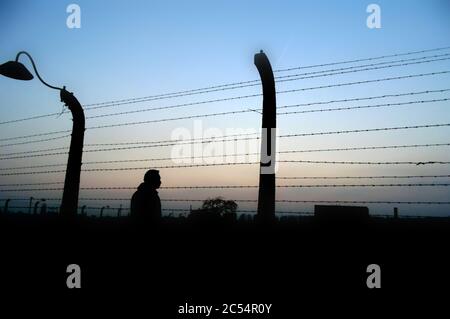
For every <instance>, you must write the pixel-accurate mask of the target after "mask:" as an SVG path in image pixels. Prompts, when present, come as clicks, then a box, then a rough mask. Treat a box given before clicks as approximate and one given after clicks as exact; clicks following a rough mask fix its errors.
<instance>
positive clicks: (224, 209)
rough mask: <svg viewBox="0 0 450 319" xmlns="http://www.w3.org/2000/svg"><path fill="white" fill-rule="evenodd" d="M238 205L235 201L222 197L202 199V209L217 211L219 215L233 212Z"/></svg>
mask: <svg viewBox="0 0 450 319" xmlns="http://www.w3.org/2000/svg"><path fill="white" fill-rule="evenodd" d="M237 208H238V205H237V204H236V202H235V201H232V200H224V199H223V198H222V197H216V198H208V199H207V200H205V201H203V205H202V209H203V210H205V211H209V212H213V213H218V214H221V215H225V214H235V213H236V210H237Z"/></svg>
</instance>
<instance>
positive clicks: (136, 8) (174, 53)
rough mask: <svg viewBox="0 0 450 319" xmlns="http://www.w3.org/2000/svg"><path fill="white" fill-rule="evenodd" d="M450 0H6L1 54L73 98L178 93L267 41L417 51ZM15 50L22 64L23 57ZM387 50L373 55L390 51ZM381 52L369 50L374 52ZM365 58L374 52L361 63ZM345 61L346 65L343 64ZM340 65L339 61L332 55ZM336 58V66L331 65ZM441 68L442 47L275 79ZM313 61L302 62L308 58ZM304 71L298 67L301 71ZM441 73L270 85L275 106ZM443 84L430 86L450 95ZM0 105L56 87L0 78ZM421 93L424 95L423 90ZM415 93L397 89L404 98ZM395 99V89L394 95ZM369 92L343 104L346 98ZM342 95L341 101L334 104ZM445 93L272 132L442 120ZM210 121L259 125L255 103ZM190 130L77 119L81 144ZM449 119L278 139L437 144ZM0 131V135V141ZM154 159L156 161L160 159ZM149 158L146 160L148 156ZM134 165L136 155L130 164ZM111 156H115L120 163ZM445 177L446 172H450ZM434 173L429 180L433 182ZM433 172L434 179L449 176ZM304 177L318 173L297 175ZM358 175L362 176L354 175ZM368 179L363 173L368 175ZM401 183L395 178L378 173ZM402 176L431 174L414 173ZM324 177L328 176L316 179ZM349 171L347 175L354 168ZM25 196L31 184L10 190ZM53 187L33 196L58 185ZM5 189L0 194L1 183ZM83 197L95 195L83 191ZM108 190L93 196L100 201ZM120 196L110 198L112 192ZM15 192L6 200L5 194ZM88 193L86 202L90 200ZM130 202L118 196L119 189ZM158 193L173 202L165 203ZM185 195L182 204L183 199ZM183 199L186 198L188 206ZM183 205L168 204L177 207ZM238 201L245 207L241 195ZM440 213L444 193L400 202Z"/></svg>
mask: <svg viewBox="0 0 450 319" xmlns="http://www.w3.org/2000/svg"><path fill="white" fill-rule="evenodd" d="M70 3H76V4H78V5H79V6H80V8H81V28H80V29H69V28H67V26H66V18H67V16H68V13H66V7H67V6H68V5H69V4H70ZM370 3H376V4H378V5H379V6H380V7H381V21H382V28H381V29H369V28H367V26H366V18H367V16H368V15H369V14H368V13H367V12H366V7H367V5H369V4H370ZM449 9H450V5H449V4H448V1H376V2H370V1H339V2H337V1H310V2H306V1H189V2H188V1H76V2H69V1H5V0H4V1H2V2H1V4H0V26H1V27H0V61H7V60H12V59H13V58H14V57H15V55H16V53H17V52H18V51H20V50H26V51H28V52H30V53H31V54H32V56H33V57H34V59H35V61H36V63H37V66H38V69H39V71H40V73H41V75H42V76H43V77H44V79H45V80H46V81H48V82H49V83H50V84H55V85H58V86H62V85H66V86H67V88H68V89H69V90H70V91H73V92H75V94H76V96H77V97H78V99H79V100H80V102H81V103H82V104H89V103H96V102H103V101H111V100H116V99H123V98H131V97H141V96H148V95H153V94H160V93H166V92H176V91H179V90H186V89H191V88H198V87H204V86H210V85H215V84H222V83H229V82H238V81H245V80H253V79H258V73H257V71H256V68H255V67H254V65H253V55H254V54H255V53H256V52H258V51H259V50H260V49H263V50H264V51H265V52H266V53H267V55H268V57H269V58H270V60H271V63H272V66H273V68H274V69H280V68H285V67H295V66H301V65H311V64H318V63H327V62H334V61H341V60H349V59H357V58H365V57H373V56H380V55H386V54H394V53H402V52H409V51H418V50H425V49H431V48H438V47H446V46H449V45H450V42H449V40H448V39H449V38H450V37H449V35H450V19H449V12H450V10H449ZM449 52H450V50H447V51H442V52H436V53H424V54H418V55H415V56H407V57H405V58H413V57H422V56H427V55H434V54H442V53H449ZM22 58H23V59H24V60H23V61H24V63H25V64H26V65H27V66H30V64H29V62H28V61H26V59H25V57H22ZM398 59H401V57H400V58H391V59H385V60H380V61H389V60H398ZM375 62H377V61H375ZM369 63H370V62H369ZM344 66H345V65H344ZM338 67H339V66H338ZM331 68H332V67H331ZM442 70H450V62H449V60H443V61H438V62H433V63H426V64H418V65H411V66H405V67H398V68H392V69H381V70H376V71H367V72H359V73H354V74H347V75H337V76H333V77H323V78H316V79H306V80H300V81H292V82H286V83H280V84H279V85H278V84H277V90H278V91H282V90H287V89H294V88H301V87H310V86H316V85H326V84H333V83H339V82H349V81H359V80H364V79H376V78H384V77H392V76H401V75H408V74H416V73H426V72H434V71H442ZM306 71H309V70H306ZM301 72H303V71H301ZM448 83H450V81H449V75H440V76H432V77H423V78H417V79H409V80H401V81H400V80H399V81H391V82H383V83H377V84H370V85H369V84H367V85H358V86H349V87H340V88H333V89H324V90H314V91H306V92H300V93H295V94H279V95H278V97H277V101H278V105H279V106H282V105H287V104H295V103H307V102H312V101H324V100H329V99H336V98H338V99H339V98H347V97H363V96H369V95H381V94H393V93H401V92H409V91H420V90H426V89H444V88H450V86H449V84H448ZM260 91H261V89H260V87H259V86H256V87H251V88H246V89H241V90H231V91H223V92H215V93H211V94H204V95H196V96H187V97H180V98H176V99H167V100H160V101H154V102H145V103H138V104H128V105H123V106H117V107H114V108H110V109H104V110H97V111H90V112H86V114H87V115H88V114H89V115H96V114H104V113H108V112H120V111H126V110H135V109H140V108H146V107H159V106H166V105H173V104H178V103H189V102H195V101H202V100H208V99H217V98H225V97H233V96H239V95H246V94H253V93H259V92H260ZM448 96H449V94H448V93H440V94H436V95H430V96H427V97H423V98H424V99H426V98H443V97H448ZM0 97H1V100H0V101H1V105H2V106H1V107H0V118H1V119H2V120H3V119H4V120H9V119H15V118H21V117H27V116H33V115H39V114H46V113H52V112H58V111H60V110H61V108H62V106H61V102H60V101H59V96H58V92H56V91H53V90H49V89H47V88H46V87H44V86H42V85H41V84H40V83H39V82H38V81H37V80H33V81H31V82H21V81H13V80H11V79H7V78H4V77H2V78H0ZM421 98H422V97H421ZM410 99H414V97H413V98H403V99H395V102H397V101H408V100H410ZM390 101H392V102H394V99H392V100H390ZM361 104H367V103H361V102H359V103H358V102H355V103H347V104H345V106H351V105H361ZM260 105H261V100H260V98H258V97H257V98H252V99H242V100H236V101H232V102H222V103H211V104H204V105H203V104H202V105H197V106H195V107H187V108H179V109H173V110H170V111H167V110H166V111H163V110H162V111H157V112H149V113H141V114H137V115H136V114H135V115H127V116H114V117H108V118H105V119H92V120H88V121H87V126H88V127H89V126H93V125H99V124H110V123H118V122H128V121H135V120H145V119H158V118H165V117H172V116H186V115H193V114H204V113H214V112H223V111H227V110H238V109H242V108H243V107H244V108H245V107H260ZM334 106H336V107H337V106H343V105H334ZM449 120H450V116H449V111H448V101H447V102H442V103H432V104H424V105H414V106H408V107H398V108H392V109H369V110H361V111H348V112H331V113H312V114H304V115H302V114H300V115H292V116H280V117H279V118H278V126H279V130H280V134H289V133H301V132H314V131H332V130H342V129H359V128H371V127H373V128H376V127H387V126H403V125H416V124H419V125H420V124H431V123H446V122H450V121H449ZM202 124H203V126H204V127H205V128H211V127H212V128H219V129H221V130H223V131H225V129H227V128H230V127H232V128H254V129H257V128H258V127H260V124H261V123H260V116H259V115H258V114H257V113H249V114H246V113H244V114H242V115H240V116H228V117H217V118H208V119H204V120H203V122H202ZM70 125H71V121H70V116H69V115H68V114H63V115H62V116H60V117H58V118H57V117H50V118H44V119H40V120H35V121H26V122H21V123H17V124H14V125H12V124H7V125H0V132H1V136H2V137H14V136H20V135H26V134H33V133H40V132H46V131H54V130H60V129H61V130H64V129H70ZM180 127H185V128H187V129H191V130H192V127H193V121H187V120H185V121H173V122H165V123H158V124H148V125H139V126H128V127H123V128H116V129H104V130H95V131H89V130H88V131H87V132H86V143H114V142H128V141H148V140H158V139H170V137H171V133H172V132H173V130H174V129H176V128H180ZM449 131H450V130H449V129H448V128H440V129H426V130H425V129H423V130H410V131H397V132H385V133H382V132H381V133H367V134H350V135H345V136H344V135H343V136H325V137H305V138H296V139H289V140H288V139H286V140H282V141H281V142H280V146H279V149H280V150H287V149H303V148H304V149H308V148H326V147H339V146H352V145H353V146H355V145H359V146H363V145H390V144H414V143H445V142H448V140H446V138H448V136H449ZM2 143H3V142H2ZM65 145H68V140H56V141H53V142H46V143H40V144H36V145H29V144H25V145H20V146H14V147H2V148H1V149H0V151H1V154H5V153H10V152H16V151H33V150H39V149H45V148H52V147H60V146H65ZM166 155H170V149H169V148H165V149H162V148H161V149H150V150H149V149H145V150H136V151H128V152H116V153H113V152H106V153H105V152H104V153H85V155H84V160H85V161H93V160H103V159H111V158H114V159H129V158H149V157H163V156H166ZM448 155H449V152H448V147H447V148H429V149H412V150H389V151H377V152H373V151H372V152H345V153H316V154H314V153H311V154H300V155H295V156H294V155H292V156H289V157H285V158H296V159H314V160H316V159H317V160H348V161H349V160H360V161H364V160H366V161H367V160H380V161H382V160H385V161H389V160H391V161H403V160H417V161H420V160H448V159H449V157H448ZM65 161H66V157H65V156H59V157H58V156H54V157H41V158H39V157H38V158H31V159H22V160H14V161H11V160H0V167H1V168H8V167H14V166H25V165H42V164H48V163H50V164H53V163H65ZM157 164H158V165H160V163H157ZM149 165H151V164H149ZM136 166H139V164H136ZM115 167H117V165H116V166H115ZM142 174H143V171H130V172H125V173H115V172H112V173H111V172H108V173H95V174H89V175H88V174H83V175H82V185H84V186H111V185H113V186H114V185H117V186H119V185H123V186H131V185H137V184H138V183H139V181H140V179H141V176H142ZM279 174H281V175H284V176H287V175H291V176H300V175H307V176H314V175H328V176H332V175H335V176H336V175H408V174H414V175H429V174H448V165H447V166H446V165H429V166H422V167H416V166H403V165H402V166H376V167H373V166H364V165H362V166H355V165H353V166H346V165H338V166H336V165H309V164H308V165H306V164H303V165H302V164H292V165H291V164H285V165H283V166H281V167H280V173H279ZM162 176H163V183H164V184H165V185H167V186H172V185H197V184H200V185H222V184H257V180H258V167H257V166H256V167H253V168H248V167H215V168H208V169H191V170H187V171H184V172H183V174H182V176H180V174H179V171H178V170H176V169H171V170H162ZM1 180H2V184H3V181H4V183H13V182H18V183H26V182H30V181H32V182H40V181H44V182H45V181H60V180H62V176H61V175H55V174H54V176H53V175H52V176H42V175H41V176H32V175H28V176H27V175H24V176H8V177H5V176H2V178H1ZM447 180H448V179H447ZM433 181H435V180H431V182H433ZM444 181H446V180H445V179H441V180H439V181H437V182H444ZM301 182H302V183H305V184H307V183H310V184H313V183H315V181H301ZM353 182H363V181H353ZM369 182H370V181H369ZM378 182H380V183H383V182H406V181H403V180H400V181H398V180H389V181H383V180H381V181H378ZM410 182H430V180H413V181H410ZM325 183H326V181H325ZM349 183H350V181H349ZM168 192H169V191H168V190H167V191H166V190H161V197H166V198H172V197H180V198H181V197H186V196H190V198H205V197H207V196H214V195H223V196H225V197H227V198H238V197H239V196H240V198H256V190H249V191H248V192H246V193H245V192H241V191H240V192H234V191H220V190H219V191H207V192H206V191H193V192H192V193H189V194H185V193H181V194H178V193H176V191H172V193H168ZM9 195H11V196H16V197H23V196H29V193H25V194H24V193H20V194H19V193H17V194H11V193H10V194H9ZM59 195H60V194H59V193H58V192H48V193H43V194H42V197H47V198H48V197H58V196H59ZM129 195H130V192H117V193H111V192H110V193H105V192H104V191H103V192H100V191H99V192H96V193H93V192H91V193H87V192H84V193H83V192H82V194H81V196H82V197H94V196H95V197H97V196H102V197H111V196H116V197H127V196H129ZM449 195H450V192H449V190H448V188H441V187H439V188H438V187H436V188H380V189H378V188H377V189H372V188H358V189H348V188H337V189H307V190H303V189H301V190H298V189H296V190H290V191H285V190H279V191H278V193H277V197H278V198H281V199H330V200H334V199H345V200H351V199H359V200H409V199H416V200H430V201H446V200H448V198H449ZM0 197H1V198H3V197H4V196H3V194H2V196H0ZM91 204H92V203H91ZM102 204H104V203H101V202H100V203H98V205H102ZM117 204H118V203H117ZM11 205H12V204H11ZM92 205H94V204H92ZM123 205H125V206H126V205H127V202H123ZM166 205H167V206H169V205H171V204H166ZM180 205H181V206H180ZM183 205H184V206H183ZM186 205H188V204H186V203H184V204H177V205H171V207H185V206H186ZM241 207H242V208H251V207H252V206H251V205H250V204H249V205H248V206H245V205H241ZM370 208H371V211H372V212H374V213H389V212H391V211H392V205H378V206H377V205H375V206H370ZM278 209H279V210H301V211H312V210H313V207H312V205H310V204H305V205H297V206H293V205H284V206H281V205H280V206H279V207H278ZM402 211H407V212H411V213H423V214H425V213H429V214H447V213H448V212H449V207H448V206H427V207H422V206H417V207H416V206H401V207H400V212H402Z"/></svg>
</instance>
